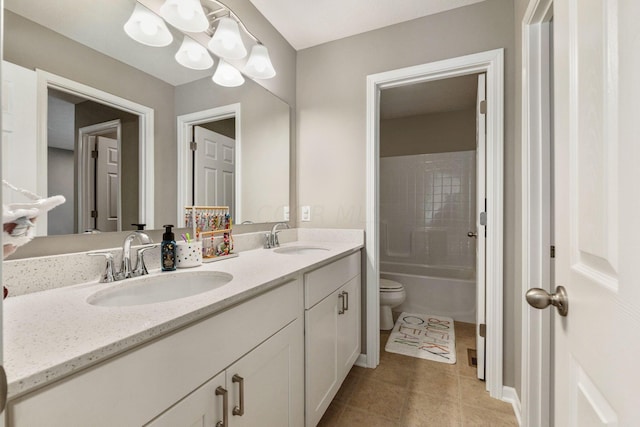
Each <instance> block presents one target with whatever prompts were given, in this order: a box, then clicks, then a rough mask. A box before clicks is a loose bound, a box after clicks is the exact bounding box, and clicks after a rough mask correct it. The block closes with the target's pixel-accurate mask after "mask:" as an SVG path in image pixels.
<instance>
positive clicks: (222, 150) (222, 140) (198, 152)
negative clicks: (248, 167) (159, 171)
mask: <svg viewBox="0 0 640 427" xmlns="http://www.w3.org/2000/svg"><path fill="white" fill-rule="evenodd" d="M192 132H193V137H194V139H193V140H194V141H195V142H196V144H195V145H193V146H192V147H191V150H192V152H193V154H192V161H191V170H192V173H191V176H192V180H191V200H192V203H193V205H194V206H229V214H230V215H231V218H236V209H235V188H236V163H237V162H236V119H235V117H231V118H225V119H221V120H215V121H211V122H205V123H200V124H198V125H197V126H193V130H192Z"/></svg>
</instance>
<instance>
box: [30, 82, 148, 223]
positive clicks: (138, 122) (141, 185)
mask: <svg viewBox="0 0 640 427" xmlns="http://www.w3.org/2000/svg"><path fill="white" fill-rule="evenodd" d="M36 78H37V119H36V122H37V126H38V129H37V138H36V152H37V161H36V165H37V170H38V171H39V173H38V178H37V185H36V188H37V191H36V192H37V193H38V194H50V193H49V182H48V181H49V178H48V172H49V161H48V158H49V139H50V135H49V119H50V117H49V110H50V98H51V97H50V94H51V93H55V94H57V98H58V99H65V100H67V101H69V100H72V103H74V104H75V103H77V102H79V103H81V104H86V105H89V106H90V107H91V108H89V110H88V112H87V113H86V114H85V116H87V118H88V119H87V120H88V121H86V122H83V121H79V122H78V123H84V124H79V126H78V129H75V127H74V129H75V130H73V131H72V135H73V138H74V139H75V138H76V135H77V138H78V140H77V142H78V150H76V151H77V153H75V154H73V156H74V158H75V159H76V162H78V163H79V162H80V161H81V160H82V158H83V156H82V154H81V153H80V149H81V148H82V146H81V144H80V142H81V141H82V135H81V132H80V128H82V127H86V125H87V124H95V123H98V122H101V121H102V122H104V120H109V121H111V120H110V118H104V117H105V116H104V115H103V114H104V112H105V111H107V110H108V111H119V112H121V113H122V114H124V115H126V116H127V117H132V118H133V120H131V126H130V127H131V129H130V133H131V134H132V135H133V137H134V139H137V146H136V147H132V151H131V153H129V154H128V155H125V156H123V155H122V153H121V152H122V149H123V147H122V146H121V147H120V150H118V151H117V156H119V157H120V158H119V159H118V161H117V163H118V164H119V165H118V166H114V167H116V168H118V167H119V168H120V175H121V176H122V165H123V164H127V163H129V162H133V163H135V165H134V166H132V170H133V169H135V174H133V175H134V176H135V177H131V178H130V180H129V182H130V181H133V182H137V186H129V189H133V190H135V191H132V192H131V193H127V194H124V195H123V194H119V195H117V196H116V197H113V198H111V201H112V202H114V203H115V204H116V206H115V207H114V206H109V207H105V209H107V210H110V211H111V212H117V211H118V207H117V204H118V203H117V200H118V198H120V199H121V202H122V200H124V201H125V203H124V205H125V206H131V212H130V213H127V214H126V215H125V216H126V218H127V219H126V222H124V223H123V222H122V219H120V220H118V221H115V220H114V221H110V222H116V223H117V224H118V225H116V228H117V229H118V230H121V229H122V228H123V227H124V228H125V229H126V228H127V227H128V224H129V223H138V224H146V227H147V228H149V229H152V228H154V219H153V217H154V201H153V199H154V197H153V196H154V167H153V165H154V144H153V142H154V131H153V121H154V112H153V109H152V108H149V107H146V106H144V105H141V104H137V103H135V102H131V101H129V100H126V99H124V98H121V97H119V96H116V95H113V94H110V93H108V92H104V91H101V90H99V89H95V88H93V87H90V86H87V85H84V84H82V83H78V82H76V81H73V80H70V79H67V78H64V77H61V76H57V75H55V74H51V73H48V72H46V71H42V70H36ZM74 114H75V113H72V115H74ZM109 114H111V113H109ZM109 114H107V116H109ZM94 115H95V116H96V117H98V118H95V117H93V116H94ZM91 117H93V118H91ZM100 117H102V118H100ZM83 120H84V119H83ZM121 124H122V126H123V127H124V126H125V125H126V126H127V129H128V125H127V124H126V123H125V121H122V122H121ZM73 126H75V124H74V125H73ZM122 129H123V128H121V132H120V136H121V139H122V132H123V130H122ZM98 132H100V131H98ZM106 132H110V131H106ZM116 132H117V131H116ZM127 132H129V130H127ZM130 148H131V147H130ZM115 153H116V151H115V150H112V151H111V155H112V156H113V155H116V154H115ZM77 169H78V170H80V169H81V168H80V167H79V168H77ZM111 178H113V175H112V177H111ZM111 178H109V179H111ZM123 178H124V176H123ZM85 182H87V183H88V182H89V180H88V179H87V180H85ZM115 182H116V181H114V180H113V179H111V183H110V184H108V185H109V186H111V188H112V190H113V189H114V185H115ZM76 183H78V184H79V183H80V177H79V173H78V174H76V176H74V184H73V185H72V187H75V185H76ZM79 186H81V184H79ZM85 187H86V186H85ZM76 193H77V192H76ZM83 193H84V194H85V195H84V196H83ZM120 193H121V192H120ZM77 194H78V196H77V199H78V200H76V201H75V202H74V203H73V204H74V205H76V206H77V207H76V208H74V212H72V214H73V216H76V215H77V218H78V219H77V220H76V224H75V225H74V230H77V231H76V232H83V231H85V229H86V228H85V227H84V226H81V223H82V222H83V221H82V220H81V213H80V212H81V210H82V205H83V204H84V203H86V202H85V201H86V200H88V198H89V196H88V189H87V188H84V189H83V192H82V193H77ZM69 205H70V206H71V204H69ZM120 206H122V203H120ZM53 212H56V213H57V212H62V210H54V211H52V213H53ZM119 215H120V217H121V218H122V212H120V214H119ZM90 223H91V221H89V227H88V229H94V228H95V226H94V227H91V224H90ZM38 224H39V227H38V234H39V235H46V234H47V233H48V229H49V224H48V219H47V217H46V216H45V217H43V218H39V219H38ZM94 225H95V224H94ZM110 227H111V226H110ZM131 229H135V227H133V228H131ZM108 231H112V230H111V229H109V230H108Z"/></svg>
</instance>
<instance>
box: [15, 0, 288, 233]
mask: <svg viewBox="0 0 640 427" xmlns="http://www.w3.org/2000/svg"><path fill="white" fill-rule="evenodd" d="M202 2H203V4H205V3H206V2H207V0H202ZM4 3H5V26H4V28H5V35H4V40H5V46H4V58H3V67H5V68H6V67H7V66H13V65H15V66H18V68H19V69H20V70H28V71H31V72H33V73H36V74H38V73H41V74H42V73H44V75H46V76H49V78H50V80H47V81H49V82H51V79H53V80H55V79H56V78H59V79H61V80H62V81H69V82H73V83H74V84H77V85H79V86H80V87H87V88H90V89H91V90H95V91H96V92H97V93H104V94H107V95H108V96H110V97H111V98H112V99H117V100H124V101H125V102H129V103H130V104H131V105H133V106H134V107H130V106H129V107H127V106H126V105H125V107H124V108H120V107H119V105H118V102H115V101H113V102H111V101H108V102H107V101H104V100H103V99H101V98H100V97H99V96H94V95H89V96H84V94H83V93H82V92H80V93H78V92H76V91H74V90H70V89H69V88H67V87H65V86H64V85H62V87H60V85H58V84H56V83H53V84H48V86H47V87H46V88H45V93H46V98H45V100H43V99H42V94H41V92H42V88H41V87H40V88H38V85H42V82H41V80H42V79H40V80H38V81H37V82H36V87H35V88H34V89H32V90H33V91H35V93H31V92H29V96H32V95H33V96H34V97H35V98H34V99H35V100H36V104H37V105H36V112H35V113H34V116H33V118H32V120H30V121H28V122H27V123H24V124H23V125H24V126H25V127H29V126H31V127H32V132H34V133H35V135H34V136H33V138H34V139H35V145H34V147H35V148H34V147H31V146H29V147H24V146H22V147H19V146H17V145H15V144H14V145H13V146H12V147H10V148H9V151H6V150H5V152H3V166H4V165H6V164H7V163H9V164H14V165H15V164H17V162H16V161H15V160H17V159H18V158H20V160H24V159H25V158H29V159H35V160H34V162H35V163H34V164H33V165H34V167H33V168H32V169H31V172H28V171H25V170H24V168H20V171H19V173H18V175H17V176H19V178H15V179H18V180H19V181H20V182H12V184H14V185H16V186H20V187H23V188H27V189H30V190H32V191H36V192H38V190H40V193H41V194H43V193H45V192H46V193H47V194H50V195H52V194H54V193H55V194H64V195H65V197H66V198H67V203H66V204H65V205H64V208H62V207H60V208H56V209H55V210H54V211H52V213H51V215H50V216H49V217H48V221H46V220H45V221H44V223H45V224H42V223H39V224H38V230H39V232H38V234H41V235H42V234H49V235H52V234H70V233H83V232H87V231H94V230H99V231H100V232H105V231H116V230H127V229H135V226H134V225H132V224H135V223H146V224H151V225H155V226H156V227H158V226H159V225H161V224H163V223H165V222H176V223H178V224H180V222H181V219H182V215H181V212H182V211H183V208H184V206H185V205H190V204H197V205H201V204H229V205H230V206H231V209H232V211H233V212H234V216H235V217H236V218H235V222H236V223H241V222H247V223H264V222H274V221H282V220H284V219H286V212H287V210H288V205H289V175H290V172H289V148H290V126H291V122H290V107H289V106H288V105H287V104H286V103H285V102H283V101H282V100H280V99H279V98H277V97H276V96H275V95H273V94H271V93H270V92H268V91H267V90H266V89H264V88H263V87H262V86H260V85H258V84H257V83H256V82H253V81H251V80H250V79H246V81H245V83H244V85H242V86H241V87H238V88H223V87H220V86H216V85H215V84H214V83H213V82H212V81H211V79H210V77H211V75H212V74H213V69H210V70H206V71H195V70H187V69H184V68H183V67H181V66H180V65H179V64H177V62H176V61H175V59H174V55H175V52H176V51H177V50H178V48H179V46H180V44H181V42H182V36H181V34H180V33H179V32H177V31H175V30H174V29H172V28H171V31H172V32H173V31H175V32H174V41H173V43H172V44H171V45H169V46H167V47H165V48H151V47H147V46H142V45H139V44H138V43H136V42H134V41H133V40H131V39H129V38H128V37H127V35H126V34H125V33H124V31H123V25H124V23H125V22H126V20H127V19H128V18H129V16H130V14H131V12H132V11H133V8H134V6H135V4H136V2H135V1H134V0H96V1H92V2H85V1H78V0H58V1H55V2H41V1H37V0H5V2H4ZM7 63H10V64H7ZM52 76H53V77H52ZM4 78H5V77H4V76H3V79H4ZM30 90H31V89H30ZM38 97H40V99H38ZM43 103H45V104H46V105H47V107H46V108H45V109H44V111H46V112H47V115H46V116H45V117H39V116H38V114H40V115H41V113H42V111H43V108H41V107H40V105H41V104H43ZM135 106H139V107H140V109H141V110H142V111H143V112H140V111H137V110H136V108H135ZM145 108H146V109H148V110H147V111H148V112H150V116H149V115H145V113H144V109H145ZM38 110H39V111H40V112H38ZM43 123H44V124H43ZM10 124H11V125H13V126H18V125H19V123H10ZM38 124H39V125H38ZM38 126H39V127H38ZM14 130H15V129H9V130H7V129H6V126H5V129H4V132H3V133H4V136H5V138H8V139H9V140H11V137H13V138H14V141H15V139H16V138H15V137H16V132H14ZM194 137H196V138H197V139H198V141H200V143H198V144H197V146H198V150H197V151H196V152H193V151H191V149H192V148H193V144H190V142H191V141H192V139H193V138H194ZM18 139H19V138H18ZM143 143H146V144H147V145H146V146H144V145H143ZM141 144H142V145H141ZM43 146H44V147H45V148H43ZM230 147H231V149H230ZM3 150H4V148H3ZM101 150H102V151H104V152H105V153H106V154H105V156H107V158H109V159H111V160H117V161H115V162H111V163H112V164H111V166H110V167H111V168H112V169H108V167H109V165H107V166H104V165H102V166H100V164H99V162H97V161H95V160H92V159H93V157H92V155H91V153H92V152H94V151H95V152H99V151H101ZM99 157H100V154H98V158H99ZM214 157H215V158H217V159H218V163H215V161H213V160H212V158H214ZM37 162H40V164H43V162H46V167H44V168H38V167H37V164H38V163H37ZM225 163H228V164H225ZM101 168H102V169H101ZM105 168H106V169H105ZM114 168H115V169H114ZM27 169H28V168H27ZM6 170H7V169H5V171H6ZM20 174H22V176H21V177H20ZM114 177H115V178H114ZM43 188H45V189H46V191H43ZM94 189H95V191H97V195H96V194H93V193H92V191H94ZM43 195H44V194H43ZM39 221H40V220H39ZM43 229H44V230H43Z"/></svg>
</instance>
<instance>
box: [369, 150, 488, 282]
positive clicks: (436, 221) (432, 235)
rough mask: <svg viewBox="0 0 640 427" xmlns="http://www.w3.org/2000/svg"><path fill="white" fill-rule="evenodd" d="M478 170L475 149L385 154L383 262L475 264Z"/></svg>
mask: <svg viewBox="0 0 640 427" xmlns="http://www.w3.org/2000/svg"><path fill="white" fill-rule="evenodd" d="M475 175H476V166H475V151H461V152H455V153H438V154H421V155H412V156H398V157H383V158H381V159H380V255H381V262H382V263H394V264H405V265H410V266H416V265H420V266H427V267H444V268H452V269H462V270H468V271H473V270H475V239H472V238H469V237H467V233H468V232H469V231H474V230H475V210H476V206H475V205H476V200H475V199H476V185H475Z"/></svg>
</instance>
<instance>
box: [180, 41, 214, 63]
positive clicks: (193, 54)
mask: <svg viewBox="0 0 640 427" xmlns="http://www.w3.org/2000/svg"><path fill="white" fill-rule="evenodd" d="M176 61H178V63H179V64H180V65H182V66H183V67H186V68H191V69H192V70H206V69H208V68H211V67H212V66H213V58H211V55H209V52H207V49H205V47H204V46H202V45H201V44H200V43H198V42H196V41H195V40H193V39H192V38H191V37H189V36H184V40H183V41H182V46H180V50H178V53H176Z"/></svg>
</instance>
